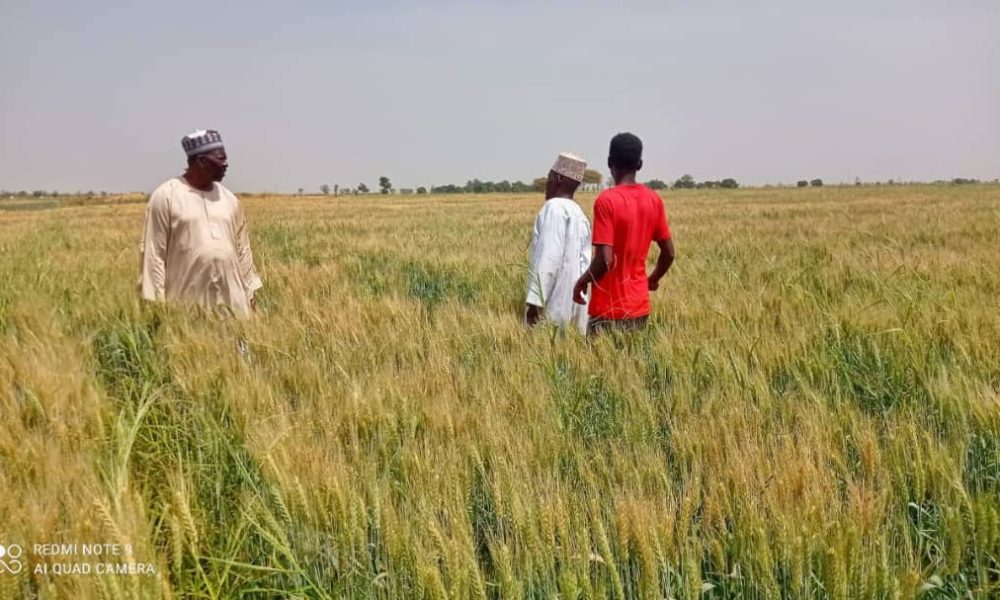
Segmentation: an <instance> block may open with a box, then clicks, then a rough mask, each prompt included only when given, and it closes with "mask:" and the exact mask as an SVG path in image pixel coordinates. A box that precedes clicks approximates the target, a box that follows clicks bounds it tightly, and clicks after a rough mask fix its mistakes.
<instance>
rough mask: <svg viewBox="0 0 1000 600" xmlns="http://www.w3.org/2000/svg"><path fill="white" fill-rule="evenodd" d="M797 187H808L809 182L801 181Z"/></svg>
mask: <svg viewBox="0 0 1000 600" xmlns="http://www.w3.org/2000/svg"><path fill="white" fill-rule="evenodd" d="M795 185H797V186H799V187H807V186H808V185H809V182H808V181H806V180H805V179H800V180H799V182H798V183H796V184H795Z"/></svg>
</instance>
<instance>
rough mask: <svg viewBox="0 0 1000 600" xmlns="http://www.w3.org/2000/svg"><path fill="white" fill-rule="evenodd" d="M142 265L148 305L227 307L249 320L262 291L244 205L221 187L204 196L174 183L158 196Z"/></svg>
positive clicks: (152, 202) (152, 201) (179, 180)
mask: <svg viewBox="0 0 1000 600" xmlns="http://www.w3.org/2000/svg"><path fill="white" fill-rule="evenodd" d="M140 263H141V266H140V273H139V293H140V294H141V295H142V297H143V298H144V299H146V300H152V301H162V300H168V301H176V300H182V301H188V302H194V303H197V304H201V305H203V306H207V307H210V308H214V307H216V306H219V305H223V306H228V307H229V308H231V309H232V311H233V313H235V314H236V315H237V316H238V317H244V318H245V317H248V316H250V314H251V306H250V302H251V300H252V299H253V296H254V292H256V291H257V289H259V288H260V287H261V285H262V284H261V281H260V277H259V276H258V275H257V270H256V269H255V268H254V264H253V253H252V252H251V250H250V237H249V234H248V233H247V225H246V220H245V219H244V218H243V211H242V209H241V208H240V203H239V201H238V200H237V199H236V196H235V195H234V194H233V193H232V192H230V191H229V190H227V189H226V188H225V187H223V186H222V185H221V184H218V183H216V184H214V185H213V186H212V191H210V192H205V191H202V190H199V189H196V188H193V187H191V186H190V185H189V184H188V183H187V181H185V180H184V178H183V177H175V178H173V179H170V180H168V181H166V182H165V183H163V184H162V185H161V186H160V187H158V188H156V190H154V191H153V193H152V194H151V195H150V197H149V204H148V205H147V206H146V226H145V228H144V230H143V234H142V242H141V250H140Z"/></svg>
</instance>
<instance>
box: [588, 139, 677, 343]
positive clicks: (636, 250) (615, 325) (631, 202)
mask: <svg viewBox="0 0 1000 600" xmlns="http://www.w3.org/2000/svg"><path fill="white" fill-rule="evenodd" d="M608 168H610V169H611V177H612V178H613V179H614V181H615V186H614V187H612V188H610V189H607V190H604V191H603V192H601V195H600V196H598V197H597V201H596V202H595V203H594V235H593V240H594V259H593V260H592V261H591V263H590V268H589V269H588V270H587V272H586V273H584V274H583V275H582V276H581V277H580V279H578V280H577V282H576V285H575V286H574V287H573V300H574V301H575V302H577V303H578V304H583V303H584V302H586V300H585V299H584V297H583V295H584V293H585V292H586V291H587V287H588V286H590V285H591V284H593V288H592V290H591V296H590V322H589V327H588V331H589V333H592V334H593V333H600V332H601V331H604V330H608V329H619V330H631V329H639V328H642V327H645V325H646V320H647V319H648V318H649V312H650V306H649V292H650V291H652V290H656V289H657V288H658V287H659V286H660V279H662V278H663V276H664V275H666V274H667V270H669V269H670V265H671V264H673V262H674V243H673V240H671V238H670V226H669V225H668V224H667V215H666V212H665V211H664V209H663V200H661V199H660V197H659V196H658V195H657V194H656V192H654V191H653V190H651V189H649V188H648V187H646V186H644V185H642V184H640V183H637V182H636V180H635V174H636V172H637V171H639V169H641V168H642V142H641V141H640V140H639V138H638V137H636V136H635V135H632V134H631V133H619V134H618V135H616V136H615V137H613V138H611V149H610V151H609V152H608ZM652 242H656V245H657V246H659V247H660V255H659V257H658V258H657V260H656V267H655V268H654V269H653V272H652V273H651V274H649V275H647V274H646V257H647V256H648V255H649V246H650V244H651V243H652Z"/></svg>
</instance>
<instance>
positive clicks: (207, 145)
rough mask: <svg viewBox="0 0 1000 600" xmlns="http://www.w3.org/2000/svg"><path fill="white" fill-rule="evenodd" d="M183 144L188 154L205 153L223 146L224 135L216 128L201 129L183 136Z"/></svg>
mask: <svg viewBox="0 0 1000 600" xmlns="http://www.w3.org/2000/svg"><path fill="white" fill-rule="evenodd" d="M181 146H182V147H183V148H184V152H186V153H187V155H188V156H195V155H197V154H204V153H206V152H211V151H212V150H215V149H217V148H222V147H223V145H222V136H221V135H219V132H218V131H216V130H214V129H207V130H206V129H199V130H198V131H192V132H191V133H189V134H187V135H186V136H184V137H182V138H181Z"/></svg>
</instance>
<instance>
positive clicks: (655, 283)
mask: <svg viewBox="0 0 1000 600" xmlns="http://www.w3.org/2000/svg"><path fill="white" fill-rule="evenodd" d="M646 283H647V284H648V287H649V291H651V292H655V291H656V290H658V289H660V280H659V279H653V278H652V277H647V278H646Z"/></svg>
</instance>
